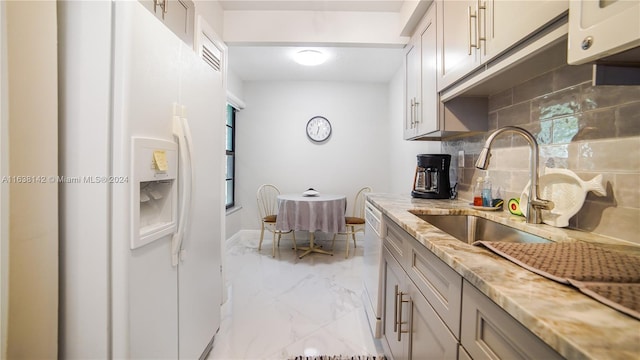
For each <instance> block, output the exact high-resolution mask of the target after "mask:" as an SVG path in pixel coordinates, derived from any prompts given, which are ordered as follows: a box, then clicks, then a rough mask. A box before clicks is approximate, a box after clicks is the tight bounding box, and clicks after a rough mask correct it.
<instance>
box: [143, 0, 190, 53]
mask: <svg viewBox="0 0 640 360" xmlns="http://www.w3.org/2000/svg"><path fill="white" fill-rule="evenodd" d="M138 1H140V3H142V5H144V7H146V8H147V9H148V10H149V11H151V12H152V13H153V14H154V15H155V16H156V17H157V18H158V19H160V21H162V22H163V23H164V24H165V26H166V27H168V28H169V29H170V30H171V31H173V33H174V34H176V36H178V37H179V38H180V39H182V41H184V42H185V43H186V44H187V45H189V46H193V29H194V21H195V7H194V4H193V1H192V0H138Z"/></svg>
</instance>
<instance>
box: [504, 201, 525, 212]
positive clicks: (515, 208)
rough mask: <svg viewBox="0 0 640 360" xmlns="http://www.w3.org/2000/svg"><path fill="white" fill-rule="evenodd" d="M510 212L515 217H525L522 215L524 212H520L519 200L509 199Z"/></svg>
mask: <svg viewBox="0 0 640 360" xmlns="http://www.w3.org/2000/svg"><path fill="white" fill-rule="evenodd" d="M508 204H509V212H510V213H512V214H513V215H518V216H524V215H522V211H520V200H519V199H509V203H508Z"/></svg>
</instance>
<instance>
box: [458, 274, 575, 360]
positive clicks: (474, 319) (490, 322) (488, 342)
mask: <svg viewBox="0 0 640 360" xmlns="http://www.w3.org/2000/svg"><path fill="white" fill-rule="evenodd" d="M461 341H462V346H463V347H464V349H466V350H467V353H468V354H469V355H470V356H471V358H473V359H513V360H517V359H548V360H552V359H562V358H563V357H562V356H561V355H560V354H558V353H557V352H556V351H555V350H553V349H552V348H550V347H549V346H548V345H547V344H545V343H544V342H543V341H542V340H540V339H539V338H538V337H537V336H535V335H534V334H533V333H532V332H530V331H529V330H528V329H527V328H525V327H524V326H522V325H521V324H520V323H519V322H518V321H517V320H516V319H514V318H512V317H511V315H509V314H507V312H505V311H504V310H502V308H500V307H499V306H498V305H496V304H495V303H494V302H493V301H491V299H489V298H488V297H486V296H485V295H484V294H483V293H481V292H480V291H479V290H478V289H476V288H475V287H474V286H473V285H471V284H470V283H468V282H467V281H465V282H464V284H463V291H462V331H461Z"/></svg>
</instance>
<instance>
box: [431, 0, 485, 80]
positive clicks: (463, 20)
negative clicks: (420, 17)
mask: <svg viewBox="0 0 640 360" xmlns="http://www.w3.org/2000/svg"><path fill="white" fill-rule="evenodd" d="M476 6H477V1H444V0H438V1H437V2H436V8H437V12H438V14H437V19H438V20H437V24H438V25H437V26H438V30H439V31H438V34H439V39H438V90H441V89H444V88H446V87H447V86H449V85H450V84H452V83H453V82H455V81H456V80H458V79H460V78H461V77H463V76H464V75H465V74H468V73H469V72H471V71H472V70H473V69H474V68H476V67H477V66H478V65H480V54H479V53H478V52H477V51H476V50H477V49H476V48H477V43H476V41H477V28H478V25H477V20H478V19H477V15H476V14H477V10H476Z"/></svg>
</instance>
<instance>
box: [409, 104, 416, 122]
mask: <svg viewBox="0 0 640 360" xmlns="http://www.w3.org/2000/svg"><path fill="white" fill-rule="evenodd" d="M413 101H414V98H411V115H409V116H410V120H411V127H410V129H413V121H414V120H413V113H414V111H415V106H416V104H415V103H414V102H413Z"/></svg>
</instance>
